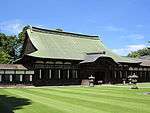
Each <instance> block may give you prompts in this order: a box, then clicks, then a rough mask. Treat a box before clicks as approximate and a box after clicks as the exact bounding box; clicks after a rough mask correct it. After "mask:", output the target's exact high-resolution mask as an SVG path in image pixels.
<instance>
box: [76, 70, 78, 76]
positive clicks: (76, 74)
mask: <svg viewBox="0 0 150 113" xmlns="http://www.w3.org/2000/svg"><path fill="white" fill-rule="evenodd" d="M75 75H76V78H78V73H77V70H76V71H75Z"/></svg>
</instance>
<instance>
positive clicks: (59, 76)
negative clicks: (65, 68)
mask: <svg viewBox="0 0 150 113" xmlns="http://www.w3.org/2000/svg"><path fill="white" fill-rule="evenodd" d="M58 78H59V79H60V69H59V70H58Z"/></svg>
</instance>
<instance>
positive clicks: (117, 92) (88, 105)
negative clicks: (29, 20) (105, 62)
mask: <svg viewBox="0 0 150 113" xmlns="http://www.w3.org/2000/svg"><path fill="white" fill-rule="evenodd" d="M141 86H142V87H143V88H140V89H138V90H135V89H134V90H133V89H132V90H131V89H130V88H129V87H127V86H125V87H122V86H121V87H120V86H96V87H91V88H90V87H79V86H77V87H71V86H69V87H42V88H5V89H4V88H2V89H0V113H150V95H144V94H143V93H144V92H150V88H148V87H147V88H144V85H143V84H142V85H141ZM146 86H148V84H146ZM149 86H150V84H149Z"/></svg>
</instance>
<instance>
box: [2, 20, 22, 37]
mask: <svg viewBox="0 0 150 113" xmlns="http://www.w3.org/2000/svg"><path fill="white" fill-rule="evenodd" d="M23 27H24V24H23V23H22V22H21V21H20V20H11V21H4V22H0V32H6V33H9V34H15V35H17V34H18V33H19V32H21V31H22V28H23Z"/></svg>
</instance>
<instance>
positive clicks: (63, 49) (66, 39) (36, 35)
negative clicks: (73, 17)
mask: <svg viewBox="0 0 150 113" xmlns="http://www.w3.org/2000/svg"><path fill="white" fill-rule="evenodd" d="M27 34H28V36H29V38H30V40H31V42H32V44H33V45H34V46H35V48H36V49H37V51H35V52H33V53H30V54H28V55H29V56H33V57H40V58H51V59H70V60H84V58H85V55H86V53H94V52H95V53H97V52H101V51H105V53H106V54H105V55H107V56H108V57H111V58H112V59H114V61H116V62H131V63H134V62H135V61H134V60H131V59H129V58H124V57H121V56H118V55H116V54H114V53H113V52H112V51H111V50H109V49H107V48H106V47H105V45H104V44H103V43H102V41H101V40H100V39H99V37H98V36H89V35H83V34H76V33H69V32H63V31H57V30H47V29H41V28H35V27H32V28H30V29H27Z"/></svg>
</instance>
